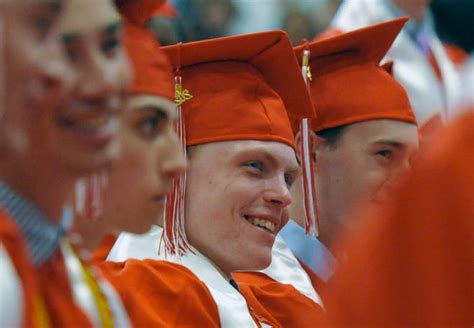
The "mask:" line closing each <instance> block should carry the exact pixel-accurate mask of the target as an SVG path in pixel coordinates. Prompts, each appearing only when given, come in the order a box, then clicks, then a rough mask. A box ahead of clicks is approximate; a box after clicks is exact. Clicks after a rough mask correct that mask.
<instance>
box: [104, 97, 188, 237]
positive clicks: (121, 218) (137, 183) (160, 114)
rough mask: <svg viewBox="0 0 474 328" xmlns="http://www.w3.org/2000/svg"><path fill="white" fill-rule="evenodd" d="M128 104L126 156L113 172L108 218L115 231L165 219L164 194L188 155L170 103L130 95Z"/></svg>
mask: <svg viewBox="0 0 474 328" xmlns="http://www.w3.org/2000/svg"><path fill="white" fill-rule="evenodd" d="M125 108H126V109H125V111H124V115H123V131H122V156H121V159H120V160H119V161H118V163H117V164H116V165H115V166H114V168H113V169H112V171H111V172H110V175H109V186H108V190H107V193H106V196H105V197H106V199H105V206H104V220H106V221H107V224H109V225H110V226H111V228H113V229H116V230H124V231H130V232H133V233H144V232H146V231H147V230H149V229H150V227H151V225H152V224H157V223H160V222H159V221H160V220H162V214H163V209H164V199H165V196H166V194H167V193H168V192H169V191H170V188H171V184H172V181H173V179H174V178H176V177H177V176H179V175H180V174H182V173H183V172H184V169H185V167H186V159H185V158H184V154H183V152H182V150H181V146H180V144H179V139H178V136H177V135H176V133H175V131H174V128H173V123H174V120H175V115H176V114H175V110H176V109H175V104H174V103H173V102H172V101H170V100H168V99H166V98H163V97H158V96H149V95H132V96H130V97H129V99H128V101H127V106H126V107H125Z"/></svg>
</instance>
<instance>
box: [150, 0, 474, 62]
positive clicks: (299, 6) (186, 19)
mask: <svg viewBox="0 0 474 328" xmlns="http://www.w3.org/2000/svg"><path fill="white" fill-rule="evenodd" d="M169 1H170V3H172V4H173V6H175V7H176V10H177V15H176V17H169V16H159V17H156V18H155V19H154V20H153V21H152V22H151V23H150V24H151V26H152V28H153V29H154V30H155V31H156V33H157V35H158V37H159V38H160V40H161V43H162V44H163V45H166V44H173V43H176V42H187V41H194V40H202V39H208V38H213V37H219V36H227V35H233V34H241V33H251V32H258V31H265V30H271V29H283V30H285V31H287V32H288V34H289V36H290V38H291V40H292V42H293V44H294V45H297V44H299V43H300V41H301V40H302V39H303V38H306V39H309V40H311V39H312V38H314V36H315V35H317V34H319V33H320V32H321V31H323V30H324V29H326V28H327V27H328V25H329V23H330V22H331V19H332V17H333V16H334V14H335V12H336V10H337V8H338V7H339V5H340V3H341V1H343V0H169ZM430 7H431V11H432V13H433V16H434V19H435V24H436V30H437V34H438V36H439V37H440V39H441V40H442V41H444V42H446V43H451V44H454V45H457V46H459V47H461V48H462V49H464V50H465V51H466V52H468V53H470V52H472V50H473V44H474V25H473V24H474V0H432V1H431V4H430ZM170 16H171V15H170Z"/></svg>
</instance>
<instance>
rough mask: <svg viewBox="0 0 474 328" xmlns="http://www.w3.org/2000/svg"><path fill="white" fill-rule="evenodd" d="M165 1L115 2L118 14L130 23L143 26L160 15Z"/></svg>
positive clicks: (117, 0) (130, 0)
mask: <svg viewBox="0 0 474 328" xmlns="http://www.w3.org/2000/svg"><path fill="white" fill-rule="evenodd" d="M165 2H166V0H115V5H116V6H117V8H118V10H119V12H120V14H121V15H122V16H123V17H124V18H125V19H126V20H127V21H128V22H130V23H133V24H135V25H139V26H144V25H145V24H146V22H148V20H150V19H151V18H152V17H153V16H154V15H156V14H158V13H160V11H161V10H163V9H162V7H163V5H164V4H165Z"/></svg>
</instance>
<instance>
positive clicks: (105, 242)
mask: <svg viewBox="0 0 474 328" xmlns="http://www.w3.org/2000/svg"><path fill="white" fill-rule="evenodd" d="M117 238H118V234H116V233H110V234H108V235H106V236H105V237H104V238H102V240H101V242H100V244H99V246H97V248H96V249H94V251H93V252H92V256H91V263H93V264H100V263H101V262H104V261H105V260H106V259H107V256H108V255H109V253H110V251H111V249H112V247H113V246H114V244H115V242H116V241H117Z"/></svg>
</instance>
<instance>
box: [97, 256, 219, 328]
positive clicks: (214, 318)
mask: <svg viewBox="0 0 474 328" xmlns="http://www.w3.org/2000/svg"><path fill="white" fill-rule="evenodd" d="M99 267H100V269H101V271H102V273H103V274H104V276H105V277H106V278H107V279H108V280H109V281H110V282H111V283H112V285H114V287H115V288H116V289H117V291H118V292H119V294H120V296H121V297H122V300H123V301H124V304H125V306H126V307H127V311H128V312H129V315H130V317H131V320H132V322H133V323H134V324H135V325H137V326H141V325H153V326H159V327H161V326H163V327H166V326H173V327H193V326H196V327H197V326H199V327H218V326H219V315H218V312H217V305H216V303H215V302H214V299H213V297H212V295H211V294H210V292H209V290H208V289H207V287H206V286H205V284H204V283H203V282H202V281H201V280H199V278H198V277H197V276H196V275H195V274H194V273H192V272H191V271H190V270H189V269H187V268H186V267H184V266H182V265H179V264H176V263H171V262H167V261H158V260H151V259H149V260H134V259H130V260H127V261H125V262H103V263H101V264H100V266H99Z"/></svg>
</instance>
